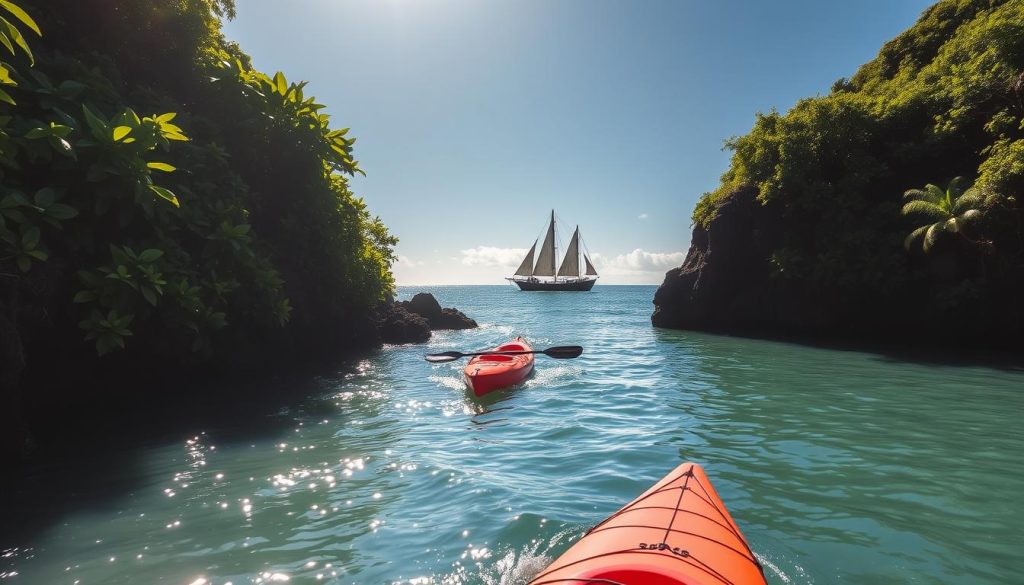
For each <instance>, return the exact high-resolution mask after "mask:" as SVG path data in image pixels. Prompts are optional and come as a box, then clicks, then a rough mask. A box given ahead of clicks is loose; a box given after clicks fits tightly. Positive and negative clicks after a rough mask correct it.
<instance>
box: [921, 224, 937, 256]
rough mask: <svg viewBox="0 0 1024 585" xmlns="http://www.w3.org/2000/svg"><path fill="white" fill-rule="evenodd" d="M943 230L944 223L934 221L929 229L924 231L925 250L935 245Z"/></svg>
mask: <svg viewBox="0 0 1024 585" xmlns="http://www.w3.org/2000/svg"><path fill="white" fill-rule="evenodd" d="M941 232H942V223H941V222H939V223H933V224H932V225H930V226H928V231H926V232H925V233H924V246H923V247H924V251H925V252H928V251H930V250H931V249H932V246H934V245H935V241H936V240H937V239H938V237H939V233H941Z"/></svg>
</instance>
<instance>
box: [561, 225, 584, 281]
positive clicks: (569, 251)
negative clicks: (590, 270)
mask: <svg viewBox="0 0 1024 585" xmlns="http://www.w3.org/2000/svg"><path fill="white" fill-rule="evenodd" d="M579 275H580V226H576V231H575V232H573V234H572V240H571V241H570V242H569V247H568V248H566V250H565V258H564V259H563V260H562V267H561V268H559V269H558V276H579Z"/></svg>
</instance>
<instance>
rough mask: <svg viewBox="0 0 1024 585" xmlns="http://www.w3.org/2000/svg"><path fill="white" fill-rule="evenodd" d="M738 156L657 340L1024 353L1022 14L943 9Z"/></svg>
mask: <svg viewBox="0 0 1024 585" xmlns="http://www.w3.org/2000/svg"><path fill="white" fill-rule="evenodd" d="M727 146H728V148H730V149H731V150H732V151H733V155H732V163H731V165H730V167H729V169H728V170H727V171H726V173H725V174H724V175H723V176H722V182H721V185H720V186H719V187H718V189H716V190H715V191H713V192H711V193H707V194H705V195H704V197H703V198H702V199H701V200H700V202H699V203H698V205H697V208H696V210H695V211H694V214H693V224H694V225H693V240H692V245H691V248H690V250H689V253H688V255H687V258H686V261H685V263H684V265H683V266H682V267H680V268H676V269H673V270H671V271H670V272H668V274H667V275H666V278H665V282H664V284H663V285H662V287H661V288H660V289H659V290H658V292H657V295H656V297H655V305H656V310H655V312H654V315H653V317H652V321H653V323H654V324H655V325H656V326H661V327H672V328H683V329H704V330H717V331H727V332H735V333H750V334H759V335H764V334H767V335H779V334H783V335H798V336H808V335H811V336H829V337H834V338H858V339H863V340H871V341H883V342H893V341H896V342H911V343H918V342H929V343H933V342H938V343H943V344H957V345H964V346H969V345H978V344H980V345H985V346H1020V345H1021V344H1022V340H1024V335H1022V334H1024V316H1022V312H1024V303H1022V299H1024V213H1022V212H1024V208H1022V203H1024V202H1022V198H1024V2H1022V1H1021V0H943V1H941V2H939V3H937V4H935V5H934V6H932V7H930V8H929V9H927V10H926V11H925V12H924V13H923V14H922V16H921V17H920V19H919V20H918V22H917V23H916V24H915V25H914V26H913V27H912V28H910V29H909V30H907V31H906V32H904V33H902V34H901V35H899V36H898V37H896V38H895V39H893V40H892V41H890V42H888V43H886V44H885V46H884V47H882V50H881V51H880V53H879V54H878V57H877V58H875V59H874V60H873V61H871V62H869V63H867V64H865V65H863V66H862V67H861V68H860V70H859V71H857V72H856V74H855V75H853V77H851V78H850V79H840V80H838V81H836V82H835V83H834V84H833V86H832V90H831V92H830V93H829V94H828V95H825V96H817V97H813V98H808V99H804V100H801V101H800V102H799V103H797V104H796V106H794V107H793V108H792V109H791V110H790V111H789V112H787V113H785V114H782V113H779V112H776V111H771V112H769V113H765V114H758V115H757V119H756V122H755V123H754V127H753V129H752V130H751V131H750V133H749V134H747V135H745V136H740V137H738V138H733V139H731V140H729V141H728V143H727Z"/></svg>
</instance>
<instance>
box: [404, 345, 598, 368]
mask: <svg viewBox="0 0 1024 585" xmlns="http://www.w3.org/2000/svg"><path fill="white" fill-rule="evenodd" d="M525 353H542V354H544V355H546V356H548V357H553V358H555V359H557V360H567V359H572V358H575V357H580V354H582V353H583V348H582V347H580V346H578V345H561V346H558V347H549V348H547V349H544V350H533V351H477V352H473V353H462V352H461V351H446V352H443V353H432V354H430V355H425V356H423V359H425V360H427V361H428V362H431V363H435V364H437V363H441V362H453V361H455V360H457V359H459V358H464V357H469V356H471V355H522V354H525Z"/></svg>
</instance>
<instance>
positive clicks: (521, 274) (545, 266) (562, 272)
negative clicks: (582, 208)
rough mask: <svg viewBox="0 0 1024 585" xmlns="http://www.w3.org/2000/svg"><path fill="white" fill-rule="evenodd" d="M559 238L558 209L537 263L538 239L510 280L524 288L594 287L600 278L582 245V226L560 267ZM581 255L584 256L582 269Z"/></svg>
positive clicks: (553, 216) (573, 288) (581, 289)
mask: <svg viewBox="0 0 1024 585" xmlns="http://www.w3.org/2000/svg"><path fill="white" fill-rule="evenodd" d="M555 239H556V238H555V212H554V210H552V211H551V223H550V224H548V229H547V233H546V234H545V236H544V242H543V243H542V244H541V247H540V254H538V255H537V261H536V263H534V253H535V252H536V251H537V241H535V242H533V245H532V246H530V251H529V252H527V253H526V257H525V258H523V262H522V263H521V264H520V265H519V268H518V269H517V270H516V272H515V274H514V275H512V276H510V277H508V278H506V280H508V281H510V282H513V283H515V284H516V286H518V287H519V289H520V290H524V291H538V290H552V291H588V290H590V289H592V288H594V283H596V282H597V279H598V278H599V277H598V274H597V270H595V269H594V265H593V264H592V263H591V262H590V258H589V257H588V256H587V254H586V252H584V251H583V250H582V249H581V248H580V228H579V226H576V231H574V232H573V234H572V239H571V240H569V246H568V247H567V248H566V250H565V257H564V258H563V259H562V264H561V265H560V266H556V264H555V260H556V259H557V258H558V255H557V250H556V248H555ZM538 241H539V240H538ZM580 256H582V257H583V271H582V272H581V270H580V268H581V265H580ZM548 277H550V280H549V279H548Z"/></svg>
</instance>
